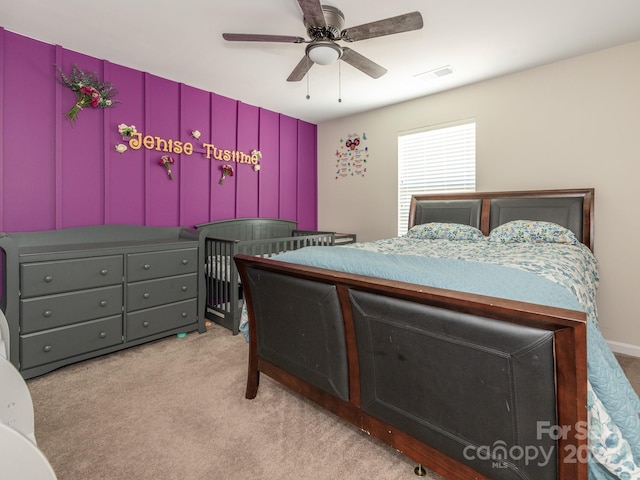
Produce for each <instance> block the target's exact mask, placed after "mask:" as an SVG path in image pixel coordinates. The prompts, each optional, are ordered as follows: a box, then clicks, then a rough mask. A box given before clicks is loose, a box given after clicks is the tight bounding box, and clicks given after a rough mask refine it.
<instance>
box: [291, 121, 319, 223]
mask: <svg viewBox="0 0 640 480" xmlns="http://www.w3.org/2000/svg"><path fill="white" fill-rule="evenodd" d="M316 151H317V148H316V126H315V125H312V124H310V123H307V122H303V121H298V154H297V156H296V159H297V166H298V197H297V199H296V205H297V207H298V211H297V218H298V226H299V227H300V228H302V229H308V230H313V229H315V228H316V224H317V221H316V212H317V197H318V194H317V191H318V186H317V182H316V172H317V171H318V167H317V164H316V163H317V162H316Z"/></svg>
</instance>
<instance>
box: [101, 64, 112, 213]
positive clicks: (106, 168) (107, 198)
mask: <svg viewBox="0 0 640 480" xmlns="http://www.w3.org/2000/svg"><path fill="white" fill-rule="evenodd" d="M102 72H103V74H104V77H103V78H104V79H105V80H109V79H110V78H111V64H110V63H109V62H107V61H104V62H103V67H102ZM110 127H111V108H106V109H105V110H104V118H103V122H102V170H103V172H102V191H103V192H104V198H103V200H102V208H103V212H102V218H103V223H109V219H110V218H111V188H110V185H109V180H110V179H111V162H110V160H111V158H110V157H111V155H110V153H111V152H110V151H109V143H110V142H109V140H110V138H111V135H110V133H111V132H110Z"/></svg>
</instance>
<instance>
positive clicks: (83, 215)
mask: <svg viewBox="0 0 640 480" xmlns="http://www.w3.org/2000/svg"><path fill="white" fill-rule="evenodd" d="M73 65H78V67H79V68H81V69H83V70H87V71H90V72H96V74H97V75H98V76H99V77H100V78H101V79H102V78H103V73H102V62H101V61H100V60H98V59H96V58H93V57H89V56H87V55H83V54H80V53H76V52H72V51H69V50H65V51H64V53H63V58H62V64H61V67H62V68H63V70H64V71H65V73H67V74H68V73H69V72H71V69H72V67H73ZM51 80H52V79H51V77H49V81H51ZM75 103H76V96H75V93H74V92H73V91H71V89H69V88H63V92H62V110H63V112H66V111H68V110H69V109H70V108H71V107H73V105H74V104H75ZM103 121H104V112H103V111H102V109H100V108H91V107H85V108H84V109H83V110H81V111H80V112H79V113H78V118H77V120H76V122H75V123H71V121H69V120H68V119H64V121H63V123H62V162H63V165H62V192H61V193H62V225H61V227H63V228H68V227H76V226H81V225H100V224H102V223H104V217H103V213H104V208H103V204H102V202H103V201H104V192H103V185H104V182H103V179H102V176H103V175H104V169H103V167H102V163H103V162H102V160H103V159H102V152H103V150H102V144H103V142H104V139H103V136H102V134H103V129H102V125H103Z"/></svg>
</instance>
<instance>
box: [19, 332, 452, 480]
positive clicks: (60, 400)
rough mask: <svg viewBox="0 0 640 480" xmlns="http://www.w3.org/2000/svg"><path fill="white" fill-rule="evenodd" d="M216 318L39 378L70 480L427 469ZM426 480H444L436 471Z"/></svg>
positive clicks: (59, 464)
mask: <svg viewBox="0 0 640 480" xmlns="http://www.w3.org/2000/svg"><path fill="white" fill-rule="evenodd" d="M247 355H248V345H247V344H246V343H245V341H244V339H243V337H242V336H241V335H238V336H232V335H231V334H230V333H229V331H228V330H225V329H223V328H221V327H218V326H214V327H212V328H211V329H210V330H209V331H208V332H207V333H205V334H198V333H191V334H189V335H187V337H185V338H177V337H175V336H172V337H170V338H167V339H164V340H159V341H157V342H154V343H150V344H146V345H142V346H139V347H134V348H130V349H127V350H124V351H121V352H117V353H114V354H111V355H108V356H104V357H99V358H96V359H93V360H88V361H85V362H81V363H78V364H75V365H71V366H68V367H65V368H62V369H59V370H57V371H55V372H52V373H50V374H47V375H44V376H41V377H38V378H35V379H32V380H29V381H28V386H29V389H30V391H31V395H32V397H33V402H34V409H35V417H36V418H35V419H36V425H35V433H36V439H37V441H38V446H39V447H40V449H41V450H42V451H43V452H44V454H45V455H46V456H47V457H48V458H49V461H50V462H51V465H52V467H53V469H54V471H55V472H56V475H57V476H58V480H101V479H105V480H107V479H108V480H147V479H149V480H151V479H153V480H173V479H175V480H205V479H207V480H217V479H220V480H233V479H248V478H251V479H266V480H288V479H298V480H299V479H314V480H315V479H317V480H323V479H327V480H329V479H331V480H349V479H354V480H355V479H358V480H362V479H374V478H375V479H381V480H386V479H389V480H401V479H409V480H413V479H417V478H419V477H416V476H415V474H414V473H413V469H414V467H415V463H414V462H413V461H412V460H410V459H408V458H407V457H405V456H403V455H401V454H400V453H398V452H396V451H395V450H393V449H392V448H390V447H388V446H387V445H385V444H383V443H381V442H378V441H377V440H375V439H373V438H371V437H369V436H367V435H366V434H365V433H363V432H361V431H360V430H358V429H357V428H355V427H353V426H352V425H350V424H347V423H346V422H343V421H342V420H341V419H339V418H337V417H335V416H334V415H333V414H330V413H328V412H326V411H324V410H322V409H320V408H319V407H316V406H315V405H314V404H312V403H311V402H309V401H307V400H305V399H303V398H301V397H299V396H297V395H295V394H292V393H290V392H289V391H288V390H286V389H284V387H281V386H280V385H279V384H277V383H276V382H274V381H272V380H271V379H270V378H268V377H267V376H264V375H263V376H262V377H261V384H260V389H259V391H258V397H257V398H256V399H254V400H246V399H245V398H244V389H245V379H246V362H247ZM423 478H440V477H438V476H436V475H432V476H428V477H423Z"/></svg>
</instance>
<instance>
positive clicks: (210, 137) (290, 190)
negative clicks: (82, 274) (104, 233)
mask: <svg viewBox="0 0 640 480" xmlns="http://www.w3.org/2000/svg"><path fill="white" fill-rule="evenodd" d="M56 65H59V66H60V67H61V68H62V70H63V71H64V72H65V74H67V75H69V74H70V72H71V70H72V67H73V66H74V65H77V66H78V68H79V69H80V70H83V71H86V72H95V73H96V74H97V76H98V77H99V80H100V81H109V82H111V83H113V84H114V86H115V88H116V90H117V94H116V96H115V99H116V100H117V102H116V104H115V105H114V106H113V107H112V108H106V109H101V108H92V107H85V108H84V109H83V110H81V111H80V112H79V113H78V118H77V121H76V122H75V124H73V125H72V124H71V122H70V121H69V119H67V118H65V112H67V111H69V110H70V109H71V107H72V106H73V105H74V104H75V102H76V101H77V99H76V96H75V93H74V92H73V91H71V90H70V89H68V88H65V87H64V86H62V85H60V84H59V83H58V82H56V74H57V72H56V68H55V66H56ZM121 123H125V124H127V125H135V126H136V129H137V131H138V132H139V133H140V134H141V135H142V136H143V137H144V136H148V137H149V139H151V140H152V145H151V146H149V145H148V144H149V142H148V141H147V145H144V143H143V144H142V146H141V148H137V149H134V148H133V147H131V144H130V141H129V139H123V138H122V137H121V135H120V134H119V133H118V125H119V124H121ZM299 125H300V127H299ZM0 129H1V130H2V137H1V138H0V189H1V191H0V231H8V232H17V231H37V230H50V229H59V228H67V227H74V226H81V225H98V224H103V223H107V224H136V225H157V226H175V225H194V224H198V223H204V222H207V221H215V220H222V219H229V218H234V217H236V216H242V217H248V216H260V217H280V218H286V219H291V220H296V221H298V222H299V223H300V224H302V225H305V228H306V227H310V226H312V224H314V223H315V221H316V220H315V219H316V213H315V211H313V209H315V204H316V199H315V198H314V196H315V195H316V188H315V185H314V182H315V180H313V181H311V179H310V177H308V175H309V174H312V173H311V172H312V169H313V167H312V165H314V164H315V148H316V146H315V138H312V137H313V136H314V135H315V127H313V126H310V125H307V124H304V123H300V122H299V121H298V120H296V119H294V118H290V117H286V116H284V115H281V114H279V113H275V112H270V111H267V110H263V109H261V108H259V107H257V106H252V105H246V104H242V103H241V102H239V101H237V100H233V99H230V98H226V97H223V96H221V95H218V94H216V93H213V92H206V91H203V90H199V89H197V88H194V87H191V86H187V85H182V84H179V83H177V82H173V81H170V80H167V79H163V78H159V77H156V76H153V75H152V74H150V73H145V72H141V71H139V70H135V69H132V68H129V67H125V66H122V65H117V64H114V63H111V62H109V61H108V60H106V59H98V58H94V57H91V56H88V55H86V54H83V53H80V52H74V51H71V50H67V49H65V48H64V47H62V46H60V45H51V44H47V43H44V42H40V41H38V40H34V39H31V38H28V37H25V36H22V35H19V34H16V33H13V32H8V31H6V30H4V29H3V28H2V27H0ZM196 129H197V130H199V131H200V132H201V134H202V135H201V138H200V139H199V140H197V139H195V138H193V137H192V136H191V132H192V131H193V130H196ZM311 132H313V133H311ZM165 141H167V142H168V141H179V142H182V143H185V142H190V143H192V145H193V147H194V150H193V153H192V154H191V155H187V154H185V153H184V152H182V153H175V152H174V151H173V148H171V150H172V151H165V150H164V148H165V146H164V143H163V142H165ZM119 143H123V144H125V145H127V146H128V150H127V151H126V152H124V153H122V154H120V153H118V152H117V151H116V150H115V146H116V145H117V144H119ZM203 143H208V144H211V145H214V147H215V150H216V153H214V152H213V151H211V152H210V153H211V157H212V158H210V159H207V158H206V155H205V149H204V147H203V145H202V144H203ZM303 143H304V144H305V145H302V144H303ZM166 148H167V149H169V148H170V147H169V146H168V144H167V147H166ZM254 149H258V150H260V151H261V152H262V159H261V160H260V165H261V168H260V170H259V171H256V170H255V169H254V168H253V164H251V163H244V164H243V163H237V162H234V163H233V166H234V170H235V175H234V177H232V178H227V179H226V181H225V184H224V185H220V183H219V180H220V177H221V174H222V171H221V169H220V167H221V166H222V165H223V164H224V163H225V162H224V159H223V157H222V156H221V152H222V154H223V155H224V154H227V155H229V154H233V152H234V151H235V152H239V153H241V154H245V155H250V153H251V151H252V150H254ZM163 154H168V155H170V156H172V157H174V159H175V161H176V164H174V166H173V171H174V180H173V181H171V180H170V179H169V178H168V176H167V172H166V170H165V169H164V168H163V167H162V166H160V165H159V164H158V161H159V160H160V158H161V156H162V155H163ZM308 155H311V157H313V158H311V162H310V161H309V158H308ZM216 156H217V159H216ZM303 157H304V158H303ZM303 161H304V162H305V163H304V165H302V164H301V162H303ZM312 175H315V173H313V174H312ZM303 217H304V218H303Z"/></svg>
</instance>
